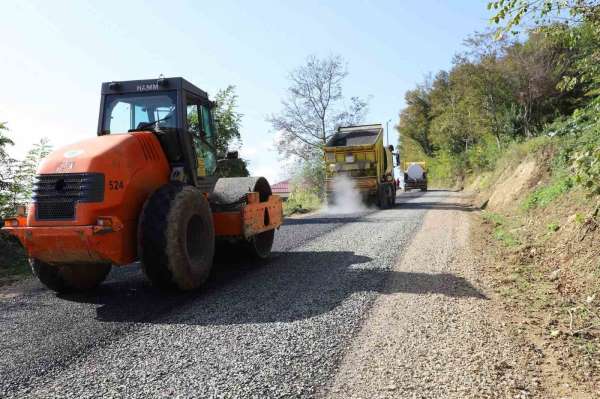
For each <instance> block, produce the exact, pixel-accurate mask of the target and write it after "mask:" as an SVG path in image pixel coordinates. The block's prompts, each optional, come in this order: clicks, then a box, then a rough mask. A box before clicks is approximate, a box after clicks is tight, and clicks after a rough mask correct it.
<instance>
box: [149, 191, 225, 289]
mask: <svg viewBox="0 0 600 399" xmlns="http://www.w3.org/2000/svg"><path fill="white" fill-rule="evenodd" d="M138 243H139V251H138V253H139V254H140V259H141V261H142V267H143V270H144V273H146V276H147V277H148V278H149V279H150V281H151V282H152V284H153V285H155V286H157V287H160V288H167V289H180V290H192V289H194V288H198V287H199V286H201V285H202V283H204V282H205V281H206V279H207V278H208V276H209V274H210V270H211V268H212V264H213V256H214V253H215V230H214V227H213V219H212V213H211V211H210V207H209V205H208V201H207V200H206V198H205V197H204V195H203V194H202V192H201V191H200V190H198V189H197V188H195V187H193V186H189V185H185V184H183V183H179V182H170V183H167V184H165V185H164V186H163V187H161V188H159V189H158V190H157V191H156V192H155V193H154V194H152V195H151V196H150V198H149V199H148V200H147V201H146V204H145V205H144V209H143V210H142V215H141V218H140V225H139V230H138Z"/></svg>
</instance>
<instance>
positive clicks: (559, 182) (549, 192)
mask: <svg viewBox="0 0 600 399" xmlns="http://www.w3.org/2000/svg"><path fill="white" fill-rule="evenodd" d="M571 187H573V182H572V179H571V178H569V177H568V176H566V177H563V178H559V179H555V180H554V181H553V182H552V183H550V184H549V185H546V186H544V187H540V188H538V189H536V190H535V191H534V192H532V193H531V194H529V196H528V197H527V198H526V199H525V201H524V202H523V205H522V206H523V209H525V210H529V209H533V208H544V207H545V206H546V205H548V204H549V203H551V202H552V201H554V200H555V199H556V198H558V197H560V195H561V194H564V193H566V192H567V191H569V190H570V189H571Z"/></svg>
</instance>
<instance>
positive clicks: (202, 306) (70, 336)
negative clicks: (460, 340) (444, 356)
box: [0, 192, 447, 398]
mask: <svg viewBox="0 0 600 399" xmlns="http://www.w3.org/2000/svg"><path fill="white" fill-rule="evenodd" d="M446 196H447V193H445V192H431V193H427V194H426V195H423V194H421V193H418V192H414V193H409V194H405V195H404V196H402V197H401V198H400V199H399V201H398V202H399V203H400V204H399V205H398V206H397V207H396V208H395V209H391V210H385V211H368V212H363V213H360V214H353V215H313V216H310V217H306V218H300V219H289V220H288V221H287V222H286V224H285V225H284V226H283V227H282V228H281V229H280V230H279V231H278V232H277V234H276V243H275V248H274V253H273V257H272V259H271V260H270V261H268V262H266V263H264V264H256V263H254V264H248V262H245V261H244V260H242V259H235V257H233V258H231V257H230V258H228V259H224V260H221V262H220V264H219V265H218V266H217V267H216V269H215V273H214V275H213V277H212V278H211V280H210V282H209V284H208V285H207V286H206V288H205V289H203V290H202V291H200V292H196V293H191V294H183V295H181V294H179V295H173V294H171V295H168V294H164V293H161V292H158V291H155V290H154V289H152V288H151V287H149V286H148V284H147V283H146V281H145V280H144V278H143V276H142V274H141V273H140V270H139V267H130V268H125V269H114V270H113V271H112V272H111V276H110V278H109V280H108V281H107V282H105V283H104V284H103V285H102V286H101V288H100V289H99V290H98V291H97V292H96V293H95V294H93V295H88V296H82V295H79V296H77V295H75V296H73V295H71V296H57V295H55V294H53V293H51V292H50V291H47V290H46V289H44V288H43V287H42V286H41V285H40V284H39V283H38V282H37V281H35V280H34V279H28V280H26V281H24V282H22V283H19V284H18V285H13V286H11V287H5V288H2V289H0V397H3V398H10V397H18V398H22V397H36V398H37V397H78V398H80V397H144V398H146V397H166V396H174V395H175V396H179V397H190V398H191V397H256V398H265V397H286V396H287V397H311V396H315V395H319V394H320V393H321V392H322V390H323V389H324V387H326V386H327V384H328V383H329V382H330V381H331V380H332V378H333V375H334V374H335V371H336V369H337V367H338V365H339V363H340V361H341V359H342V357H343V354H344V352H345V350H346V349H347V348H348V346H349V345H350V343H351V341H352V338H353V336H354V335H355V334H356V333H357V332H358V330H359V329H360V326H361V322H362V320H363V319H364V318H365V317H366V315H367V314H368V310H369V309H370V307H371V305H372V303H373V301H374V300H375V299H376V298H377V297H378V296H379V295H381V293H382V292H383V290H384V289H385V282H386V281H387V280H389V279H390V278H392V277H394V275H396V272H394V271H393V270H392V268H393V266H394V264H395V263H396V261H397V259H398V258H399V256H400V255H401V254H402V251H403V249H404V248H406V247H407V245H408V243H409V242H410V241H411V238H412V237H413V235H414V234H415V233H416V232H417V231H418V230H419V227H420V225H421V222H422V220H423V216H424V215H425V214H426V212H427V210H428V208H430V207H431V205H432V204H434V203H436V202H438V201H441V200H443V199H444V197H446ZM402 203H403V204H402ZM406 277H407V278H414V277H415V275H407V276H406ZM432 283H433V282H432Z"/></svg>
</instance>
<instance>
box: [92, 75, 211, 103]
mask: <svg viewBox="0 0 600 399" xmlns="http://www.w3.org/2000/svg"><path fill="white" fill-rule="evenodd" d="M166 90H186V91H188V92H190V93H191V94H194V95H196V96H198V97H202V98H205V99H207V100H208V94H206V92H205V91H204V90H202V89H200V88H198V87H196V86H194V85H193V84H191V83H190V82H188V81H187V80H185V79H184V78H179V77H177V78H162V77H160V78H157V79H142V80H126V81H120V82H115V81H113V82H104V83H102V94H120V93H143V92H147V91H166Z"/></svg>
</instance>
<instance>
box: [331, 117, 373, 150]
mask: <svg viewBox="0 0 600 399" xmlns="http://www.w3.org/2000/svg"><path fill="white" fill-rule="evenodd" d="M382 132H383V126H382V125H381V124H379V123H377V124H373V125H359V126H345V127H338V130H337V132H336V133H335V134H334V135H333V136H332V137H331V138H330V139H329V141H328V142H327V144H326V146H327V147H347V146H354V145H372V144H375V142H376V141H377V138H378V136H379V135H380V134H381V133H382Z"/></svg>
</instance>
